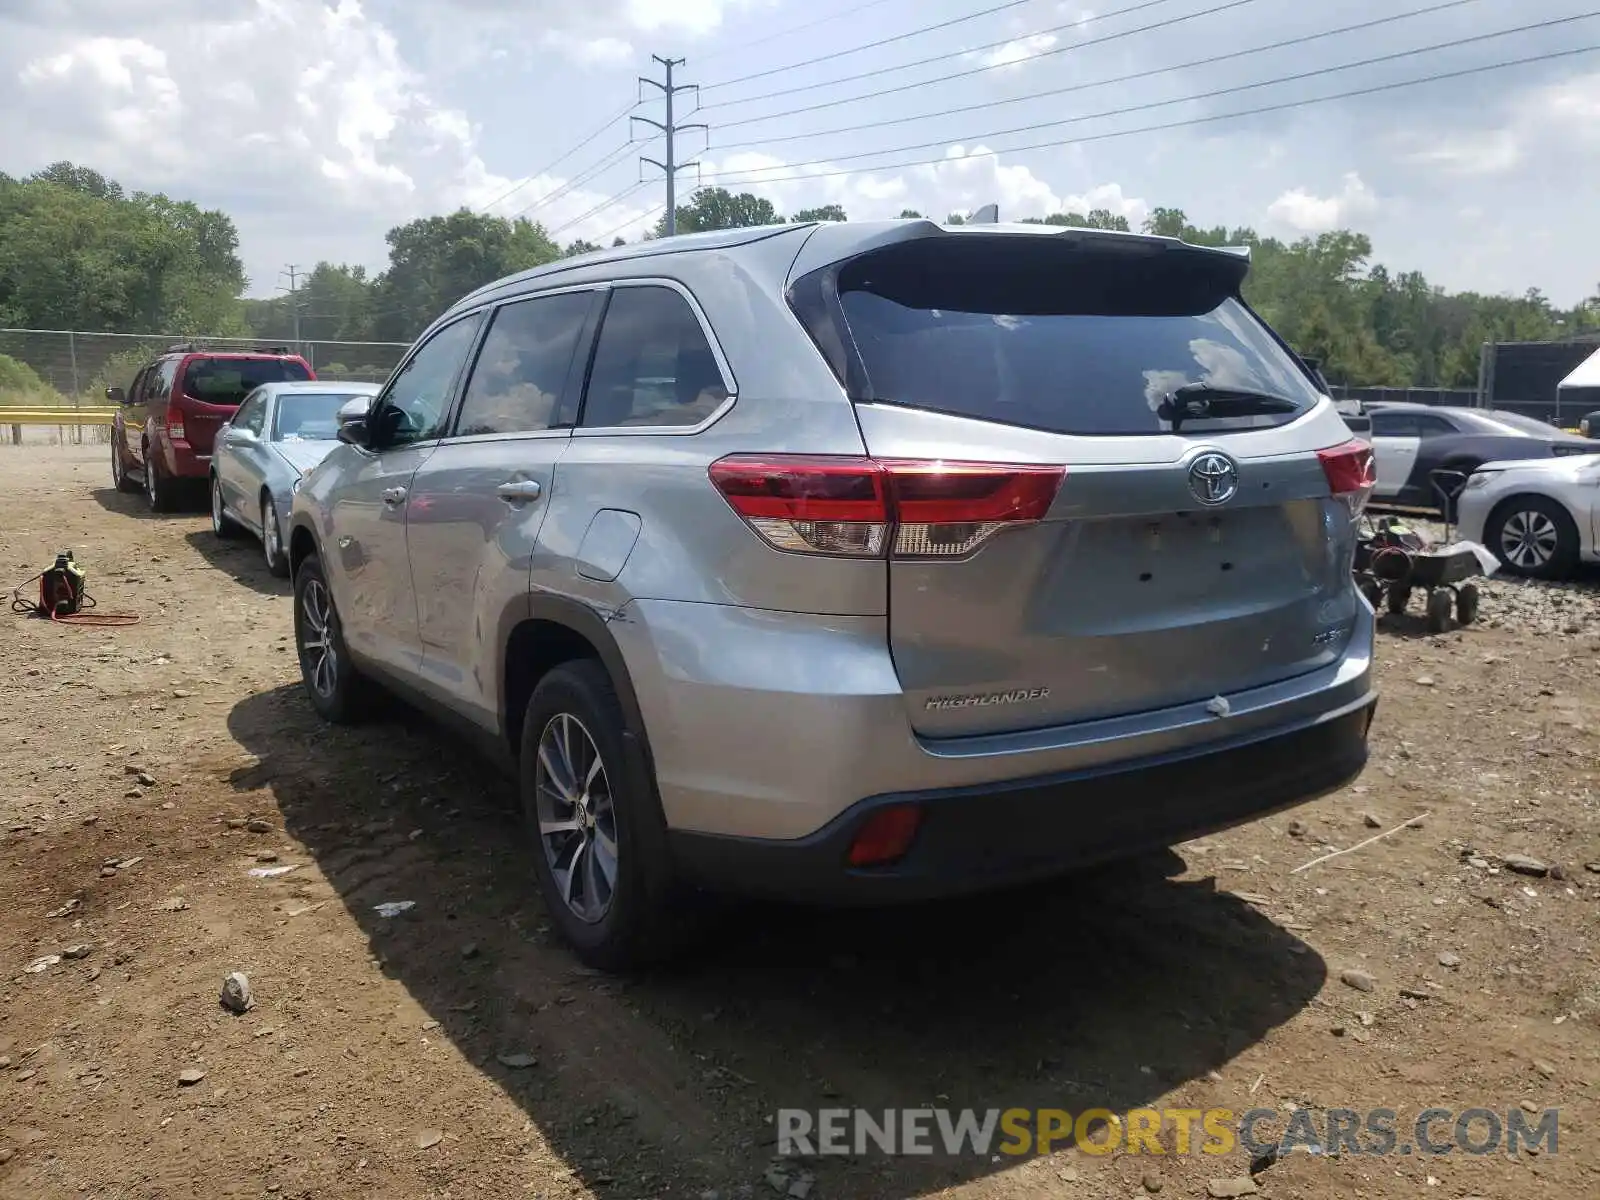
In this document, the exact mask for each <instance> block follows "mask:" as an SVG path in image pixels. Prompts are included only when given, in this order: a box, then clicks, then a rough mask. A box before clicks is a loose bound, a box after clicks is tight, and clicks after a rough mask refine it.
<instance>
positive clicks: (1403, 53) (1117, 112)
mask: <svg viewBox="0 0 1600 1200" xmlns="http://www.w3.org/2000/svg"><path fill="white" fill-rule="evenodd" d="M1596 16H1600V13H1592V12H1591V13H1579V14H1577V15H1576V16H1571V17H1555V18H1553V19H1551V20H1549V21H1538V22H1535V23H1533V24H1530V25H1519V26H1517V27H1516V28H1514V29H1502V30H1498V31H1497V32H1494V33H1480V34H1475V35H1474V36H1472V37H1464V38H1453V39H1451V40H1450V41H1447V42H1436V43H1434V44H1433V45H1431V46H1417V47H1415V48H1413V49H1410V50H1398V51H1395V52H1394V53H1392V54H1380V55H1377V56H1375V57H1373V58H1364V59H1360V60H1359V61H1357V62H1350V63H1340V64H1339V65H1337V66H1332V67H1317V68H1315V69H1313V70H1310V71H1297V72H1295V73H1294V74H1293V75H1282V76H1279V77H1278V78H1277V79H1260V80H1256V81H1255V82H1253V83H1240V84H1235V85H1233V86H1232V87H1225V88H1215V89H1213V90H1212V91H1209V92H1200V93H1197V94H1196V95H1192V96H1178V97H1175V98H1173V99H1168V100H1151V101H1149V102H1147V103H1145V104H1129V105H1124V106H1123V107H1121V108H1108V109H1105V110H1103V111H1101V112H1097V113H1083V114H1081V115H1079V116H1076V117H1063V118H1062V119H1060V120H1058V121H1035V122H1034V123H1032V124H1030V125H1017V126H1013V127H1012V128H1010V129H992V130H989V131H988V132H986V133H972V134H967V135H965V136H962V137H944V138H939V139H938V140H936V141H931V142H916V143H913V144H911V145H909V146H894V147H890V148H886V149H879V150H864V151H862V152H860V153H858V154H838V155H834V156H833V157H832V158H825V159H811V160H808V161H805V162H799V163H786V164H785V166H794V167H804V166H811V165H817V164H821V165H826V164H828V163H837V162H853V161H856V160H858V159H863V158H876V157H878V156H879V155H883V154H904V153H906V152H908V151H911V150H931V149H932V148H933V147H935V146H948V145H951V144H952V143H968V142H983V141H988V140H989V139H990V138H1001V137H1011V136H1012V135H1014V134H1019V133H1035V132H1037V131H1039V130H1041V129H1057V128H1060V127H1061V126H1063V125H1076V124H1079V123H1080V122H1083V121H1097V120H1100V119H1101V118H1104V117H1120V116H1125V115H1126V114H1128V113H1135V112H1145V111H1147V110H1149V109H1152V108H1166V107H1168V106H1169V105H1173V104H1188V103H1192V102H1193V101H1196V100H1214V99H1216V98H1217V97H1218V96H1231V95H1233V94H1235V93H1237V92H1249V91H1254V90H1255V89H1256V88H1264V87H1275V86H1276V85H1278V84H1280V83H1298V82H1300V81H1301V80H1304V79H1315V78H1317V77H1318V76H1320V75H1333V74H1336V73H1338V72H1340V71H1353V70H1355V69H1356V68H1357V67H1370V66H1375V65H1376V64H1378V63H1385V62H1394V61H1395V60H1397V59H1401V58H1411V57H1412V56H1414V55H1418V54H1431V53H1433V52H1434V51H1435V50H1450V49H1454V48H1455V47H1458V46H1470V45H1473V44H1475V43H1477V42H1487V41H1493V40H1494V39H1495V38H1502V37H1507V36H1509V35H1511V34H1514V33H1530V32H1532V31H1533V30H1536V29H1552V28H1554V27H1556V26H1558V25H1570V24H1571V23H1572V22H1574V21H1585V20H1588V19H1589V18H1591V17H1596ZM709 174H710V175H712V176H716V175H718V174H719V172H716V171H712V172H709Z"/></svg>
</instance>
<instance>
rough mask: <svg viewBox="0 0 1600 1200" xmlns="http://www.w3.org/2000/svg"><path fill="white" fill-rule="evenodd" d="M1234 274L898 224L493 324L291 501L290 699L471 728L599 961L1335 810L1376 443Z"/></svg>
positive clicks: (622, 254) (577, 931)
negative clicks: (793, 905) (499, 769)
mask: <svg viewBox="0 0 1600 1200" xmlns="http://www.w3.org/2000/svg"><path fill="white" fill-rule="evenodd" d="M1248 267H1249V263H1248V258H1247V257H1246V256H1245V255H1244V254H1243V253H1236V252H1232V251H1226V250H1213V249H1203V248H1199V247H1195V246H1190V245H1187V244H1185V243H1182V242H1179V241H1175V240H1171V239H1166V238H1158V237H1142V236H1133V235H1128V234H1112V233H1104V232H1098V231H1091V230H1078V229H1067V230H1058V229H1056V228H1055V227H1050V226H1026V225H1021V226H996V225H988V226H968V227H946V226H941V225H937V224H933V223H931V222H927V221H922V220H906V221H892V222H880V223H856V222H852V223H848V224H805V225H788V226H782V227H768V228H757V229H742V230H735V231H729V232H716V233H708V234H696V235H691V236H686V237H678V238H669V239H665V240H659V241H648V242H644V243H642V244H640V245H635V246H627V247H622V248H619V249H615V250H608V251H600V252H596V253H593V254H588V255H583V256H580V257H576V258H570V259H566V260H563V261H561V262H558V263H554V264H551V265H550V266H547V267H541V268H539V269H537V270H534V271H530V272H527V273H525V274H521V275H517V276H514V277H512V278H509V279H504V280H501V281H499V282H497V283H494V284H491V285H489V286H487V287H484V288H481V289H479V290H478V291H476V292H474V293H473V294H471V295H470V296H467V297H466V298H465V299H463V300H462V301H461V302H460V303H458V304H457V305H455V307H453V308H452V309H451V310H450V311H449V312H447V313H446V314H445V315H444V316H442V317H440V318H439V319H438V320H437V321H436V322H435V323H434V324H433V325H432V326H431V327H430V328H429V329H428V330H427V331H426V332H425V333H424V334H423V336H422V337H421V339H420V340H419V341H418V342H417V344H416V346H415V347H414V348H413V349H412V350H411V352H410V354H409V357H408V358H407V359H406V360H405V361H404V362H403V363H402V365H401V366H400V368H399V369H398V370H397V371H396V372H395V374H394V376H393V377H392V378H391V379H390V380H389V381H388V383H387V384H386V385H385V387H384V390H383V392H382V394H381V395H380V396H379V398H378V400H377V401H376V402H375V403H374V404H373V406H372V408H371V410H370V412H368V411H366V410H364V409H363V408H362V407H361V406H360V405H357V406H355V407H353V408H352V409H351V410H350V411H348V412H346V413H344V414H341V420H342V421H343V424H342V426H341V431H340V434H339V437H340V440H341V441H342V442H344V443H346V444H345V445H341V446H339V447H338V448H337V449H336V450H335V451H334V452H333V453H332V454H331V455H329V456H328V457H327V459H325V460H324V462H323V463H322V465H321V466H319V467H318V468H316V469H315V470H313V471H312V472H311V474H310V475H309V476H308V477H307V478H306V480H305V483H304V484H303V486H302V487H301V488H300V490H299V492H298V493H297V495H296V497H295V500H294V509H293V516H292V521H291V526H292V527H291V531H290V535H289V538H290V541H289V545H290V557H291V563H292V568H293V574H294V592H295V601H294V619H295V636H296V641H297V643H298V650H299V655H300V663H301V667H302V670H303V673H304V676H305V684H306V688H307V691H308V693H309V695H310V698H311V702H312V704H313V705H315V707H316V709H317V711H318V712H319V713H321V714H322V715H323V716H324V717H326V718H327V719H329V720H331V721H346V720H351V719H354V718H357V717H359V716H360V715H361V713H362V710H363V701H362V698H361V696H362V689H363V688H364V687H365V686H367V684H368V683H369V681H381V682H383V683H384V684H386V685H388V686H390V687H391V688H393V689H395V690H397V691H400V692H402V693H403V694H405V695H406V696H407V697H408V698H410V699H411V700H413V701H415V702H418V703H420V704H422V705H424V706H426V707H429V708H431V709H433V710H435V711H437V712H438V713H439V714H440V715H442V716H443V717H445V718H447V719H453V720H454V723H455V724H457V725H458V726H460V727H461V728H462V729H464V730H465V731H467V732H468V733H471V734H476V735H479V736H480V737H481V739H482V740H483V741H484V742H485V743H487V745H488V746H489V747H490V748H491V749H492V750H493V751H494V752H495V753H497V754H498V755H499V756H500V757H501V758H502V760H503V761H504V762H506V763H507V765H508V766H512V767H513V769H514V770H515V771H516V773H517V777H518V779H519V781H520V793H521V800H522V804H523V807H524V809H525V812H526V817H527V822H528V826H529V830H530V834H531V837H532V841H533V843H534V846H535V849H534V850H533V852H532V853H531V854H530V858H531V860H532V864H533V870H534V873H535V874H536V876H537V878H538V881H539V884H540V887H541V890H542V892H543V894H544V898H545V902H546V904H547V906H548V909H549V912H550V914H551V917H552V919H553V921H554V922H555V924H556V925H557V926H558V927H559V928H560V930H561V931H562V933H563V935H564V936H565V937H566V939H567V940H568V941H569V942H570V943H571V944H572V945H573V947H574V948H575V950H576V951H577V953H578V954H579V955H580V957H582V958H583V959H585V960H586V961H588V962H590V963H591V964H595V965H599V966H603V967H608V968H617V967H623V966H626V965H628V964H630V963H635V962H638V961H640V960H641V959H644V958H646V957H651V956H655V955H659V954H660V953H662V952H663V950H664V948H665V947H667V946H669V945H670V944H672V941H673V937H672V935H673V934H674V933H675V931H676V930H677V929H678V928H680V927H681V924H682V923H681V922H680V921H679V919H678V916H677V914H678V913H680V912H681V911H682V906H681V905H680V904H679V901H680V900H682V899H684V898H686V897H692V896H694V895H698V894H701V893H704V892H716V891H740V890H744V891H750V890H758V891H765V892H767V893H774V894H776V895H778V896H782V897H787V898H794V899H804V900H814V901H818V902H824V903H877V902H882V901H889V900H892V899H894V900H898V899H914V898H922V897H932V896H937V895H945V894H950V893H957V892H962V891H969V890H975V889H979V888H989V887H994V886H999V885H1004V884H1012V883H1017V882H1021V881H1025V880H1031V879H1038V878H1042V877H1046V876H1050V875H1053V874H1056V873H1060V872H1062V871H1065V870H1067V869H1069V868H1073V867H1078V866H1081V865H1084V864H1086V863H1090V862H1093V861H1096V860H1101V859H1106V858H1111V857H1117V856H1123V855H1130V854H1135V853H1139V852H1142V851H1145V850H1148V849H1155V848H1159V847H1164V846H1169V845H1172V844H1174V843H1177V842H1180V841H1183V840H1185V839H1188V838H1191V837H1194V836H1197V835H1199V834H1201V833H1204V832H1207V831H1211V830H1216V829H1219V828H1223V827H1226V826H1229V825H1232V824H1236V823H1239V822H1242V821H1246V820H1249V819H1251V818H1254V817H1257V816H1260V815H1261V814H1263V813H1267V812H1271V811H1273V810H1276V809H1281V808H1283V807H1286V806H1288V805H1292V804H1296V803H1299V802H1302V801H1305V800H1308V799H1311V798H1313V797H1315V796H1318V795H1321V794H1324V793H1326V792H1329V791H1331V790H1333V789H1336V788H1338V787H1340V786H1341V785H1343V784H1345V783H1346V782H1347V781H1349V780H1350V779H1351V778H1352V777H1353V776H1355V775H1356V774H1357V773H1358V772H1359V771H1360V770H1361V768H1362V766H1363V764H1364V763H1365V761H1366V739H1367V729H1368V725H1369V723H1370V721H1371V719H1372V713H1373V708H1374V704H1375V699H1376V698H1375V694H1374V691H1373V681H1372V677H1371V659H1372V652H1373V614H1372V610H1371V609H1370V608H1369V607H1368V606H1367V604H1366V602H1365V601H1364V600H1363V599H1362V598H1361V596H1360V594H1359V592H1358V591H1357V590H1356V588H1355V586H1354V585H1353V582H1352V579H1351V572H1350V568H1351V559H1352V554H1353V543H1354V532H1355V531H1354V523H1355V517H1356V514H1357V513H1358V512H1359V511H1360V509H1361V508H1362V506H1363V505H1364V504H1365V502H1366V499H1367V496H1368V493H1369V491H1370V489H1371V486H1372V458H1371V452H1370V450H1369V448H1368V446H1367V445H1366V443H1364V442H1361V441H1358V440H1354V439H1352V437H1351V435H1350V432H1349V430H1348V429H1347V428H1346V426H1345V425H1344V423H1343V422H1342V421H1341V419H1340V417H1339V414H1338V412H1337V411H1336V410H1335V408H1334V405H1333V403H1332V402H1331V401H1330V400H1328V399H1327V398H1326V397H1325V396H1323V395H1321V394H1320V393H1319V391H1318V390H1317V387H1316V384H1315V382H1314V380H1313V378H1312V376H1311V374H1310V373H1309V372H1308V371H1307V369H1306V368H1305V365H1304V364H1303V363H1302V362H1301V361H1300V360H1299V359H1298V358H1296V357H1295V356H1294V354H1293V353H1292V352H1290V351H1289V350H1288V348H1287V347H1286V346H1285V345H1284V344H1283V342H1282V341H1280V340H1279V338H1278V337H1277V336H1276V335H1275V334H1274V333H1273V332H1272V331H1271V330H1270V329H1269V328H1268V327H1267V326H1266V325H1265V324H1264V323H1263V322H1262V321H1261V320H1260V318H1258V317H1257V316H1255V315H1254V313H1252V312H1251V310H1250V309H1249V308H1248V307H1247V306H1246V305H1245V304H1244V303H1243V301H1242V300H1241V299H1240V295H1239V287H1240V283H1241V281H1242V280H1243V279H1244V277H1245V274H1246V272H1247V270H1248Z"/></svg>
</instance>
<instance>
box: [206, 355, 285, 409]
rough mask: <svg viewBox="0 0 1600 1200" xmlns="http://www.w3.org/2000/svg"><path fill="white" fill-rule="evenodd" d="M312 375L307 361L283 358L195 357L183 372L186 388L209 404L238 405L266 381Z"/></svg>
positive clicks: (278, 381)
mask: <svg viewBox="0 0 1600 1200" xmlns="http://www.w3.org/2000/svg"><path fill="white" fill-rule="evenodd" d="M310 378H311V372H310V371H308V370H306V367H305V364H304V363H298V362H293V361H290V360H286V359H281V358H192V359H190V360H189V366H188V368H187V369H186V370H185V371H184V373H183V390H184V392H185V393H186V394H188V395H190V396H193V397H194V398H195V399H196V400H201V401H204V402H205V403H206V404H230V405H233V406H234V407H235V408H237V407H238V406H239V405H240V404H241V403H242V402H243V401H244V398H245V397H246V396H248V395H249V394H250V393H251V392H253V391H255V390H256V389H257V388H258V387H260V386H261V385H262V384H263V383H288V382H297V381H299V380H302V379H310Z"/></svg>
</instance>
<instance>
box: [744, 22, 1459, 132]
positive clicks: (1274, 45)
mask: <svg viewBox="0 0 1600 1200" xmlns="http://www.w3.org/2000/svg"><path fill="white" fill-rule="evenodd" d="M1481 2H1482V0H1443V3H1439V4H1433V5H1430V6H1429V7H1427V8H1418V9H1414V10H1412V11H1411V12H1403V13H1396V14H1394V15H1393V16H1388V17H1377V18H1375V19H1373V20H1370V21H1361V22H1359V23H1357V24H1355V25H1345V26H1342V27H1340V28H1338V29H1327V30H1323V31H1322V32H1320V33H1308V34H1302V35H1301V36H1299V37H1292V38H1285V39H1284V40H1283V41H1280V42H1271V43H1269V44H1267V45H1265V46H1254V47H1252V48H1251V49H1248V50H1230V51H1229V52H1228V53H1226V54H1215V55H1212V56H1211V57H1210V58H1199V59H1194V60H1192V61H1190V62H1184V63H1178V64H1176V65H1174V66H1169V67H1154V68H1151V69H1150V70H1147V71H1135V72H1133V73H1132V74H1130V75H1115V76H1112V77H1111V78H1110V79H1096V80H1093V81H1091V82H1089V83H1074V84H1071V85H1069V86H1067V87H1059V88H1048V89H1046V90H1045V91H1041V92H1028V93H1027V94H1025V95H1022V96H1007V97H1005V98H1004V99H1001V100H985V101H983V102H981V103H979V104H964V105H961V106H960V107H959V108H944V109H941V110H940V111H938V112H936V113H918V114H917V115H916V116H911V117H894V118H892V119H890V120H885V121H868V122H866V123H864V124H861V125H841V126H839V127H837V128H834V129H818V130H813V131H812V132H809V133H786V134H783V135H781V136H778V137H768V138H761V139H759V140H756V141H749V142H731V143H728V144H726V145H723V144H720V143H719V144H718V145H717V147H716V148H717V149H718V150H742V149H745V148H747V147H751V146H770V145H772V144H773V143H774V142H798V141H803V140H805V139H806V138H815V137H835V136H837V135H839V134H843V133H860V132H861V131H863V130H868V129H882V128H884V127H885V126H888V125H910V124H912V123H914V122H916V121H927V120H930V119H932V118H933V117H947V116H954V115H955V114H957V113H966V112H977V111H979V110H980V109H986V108H999V107H1001V106H1002V105H1006V104H1022V103H1025V102H1027V101H1029V100H1042V99H1044V98H1046V97H1048V96H1065V95H1067V94H1069V93H1071V92H1081V91H1087V90H1088V89H1090V88H1097V87H1109V86H1110V85H1111V84H1113V83H1130V82H1132V81H1133V80H1135V79H1148V78H1150V77H1151V76H1153V75H1168V74H1171V73H1173V72H1175V71H1187V70H1192V69H1194V68H1195V67H1209V66H1214V65H1215V64H1217V63H1220V62H1228V61H1229V60H1231V59H1235V58H1248V57H1249V56H1250V55H1253V54H1265V53H1267V52H1268V51H1270V50H1282V49H1284V48H1286V47H1288V46H1301V45H1304V44H1306V43H1307V42H1315V41H1321V40H1322V39H1325V38H1330V37H1337V36H1338V35H1340V34H1345V33H1355V32H1357V31H1359V30H1363V29H1373V28H1376V27H1377V26H1380V25H1389V24H1393V23H1394V22H1396V21H1404V20H1407V19H1408V18H1410V17H1421V16H1428V15H1430V14H1432V13H1436V12H1443V11H1444V10H1446V9H1451V8H1461V7H1463V6H1465V5H1468V4H1479V3H1481ZM777 115H783V114H777ZM768 119H769V118H766V117H756V118H753V119H752V120H751V121H733V122H730V125H749V124H752V123H753V122H754V121H763V120H768Z"/></svg>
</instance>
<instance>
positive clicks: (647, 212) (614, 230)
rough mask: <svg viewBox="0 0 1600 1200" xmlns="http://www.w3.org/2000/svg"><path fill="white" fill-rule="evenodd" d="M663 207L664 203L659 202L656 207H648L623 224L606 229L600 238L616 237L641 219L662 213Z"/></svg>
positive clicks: (602, 239) (646, 219)
mask: <svg viewBox="0 0 1600 1200" xmlns="http://www.w3.org/2000/svg"><path fill="white" fill-rule="evenodd" d="M662 207H663V206H662V205H659V204H658V205H656V206H655V207H654V208H649V209H646V210H645V211H644V212H643V213H641V214H640V215H639V216H637V217H629V218H628V219H627V220H626V221H624V222H622V224H620V225H613V226H612V227H611V228H610V229H608V230H606V231H605V232H604V233H602V234H601V235H600V240H601V241H602V242H603V241H605V240H606V239H607V238H611V237H616V236H617V234H619V233H621V232H622V231H623V230H624V229H626V228H627V227H628V226H629V225H633V224H636V223H637V222H639V221H648V220H650V219H651V218H653V217H656V216H658V215H659V214H660V213H661V210H662Z"/></svg>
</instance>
